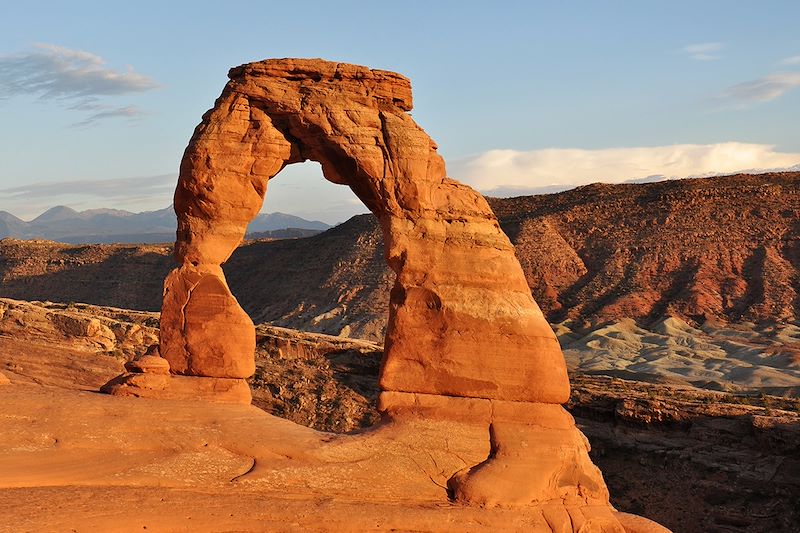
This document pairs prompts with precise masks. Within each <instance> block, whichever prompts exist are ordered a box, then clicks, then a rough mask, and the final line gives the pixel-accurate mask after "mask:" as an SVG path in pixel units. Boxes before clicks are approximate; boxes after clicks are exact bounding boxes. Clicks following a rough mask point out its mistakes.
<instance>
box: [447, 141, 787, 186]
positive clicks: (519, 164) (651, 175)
mask: <svg viewBox="0 0 800 533" xmlns="http://www.w3.org/2000/svg"><path fill="white" fill-rule="evenodd" d="M798 164H800V153H785V152H777V151H775V147H774V146H772V145H765V144H749V143H738V142H727V143H718V144H676V145H669V146H653V147H638V148H605V149H597V150H584V149H578V148H549V149H542V150H531V151H518V150H490V151H488V152H484V153H482V154H479V155H476V156H473V157H468V158H464V159H460V160H456V161H453V162H452V163H451V164H450V165H449V172H448V174H449V175H450V176H452V177H453V178H455V179H457V180H460V181H463V182H465V183H467V184H469V185H471V186H472V187H475V188H476V189H478V190H479V191H481V192H483V193H486V194H489V195H496V196H499V195H503V196H509V195H522V194H533V193H547V192H556V191H559V190H566V189H570V188H573V187H577V186H579V185H587V184H589V183H594V182H598V181H600V182H606V183H621V182H626V181H631V180H636V181H642V180H643V179H644V180H649V181H652V180H653V179H657V178H660V177H663V178H681V177H688V176H702V175H714V174H729V173H734V172H738V171H744V170H757V169H772V168H786V167H792V166H794V165H798Z"/></svg>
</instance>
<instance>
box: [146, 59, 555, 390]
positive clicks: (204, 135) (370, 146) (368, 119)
mask: <svg viewBox="0 0 800 533" xmlns="http://www.w3.org/2000/svg"><path fill="white" fill-rule="evenodd" d="M229 77H230V81H229V82H228V84H227V86H226V87H225V89H224V91H223V93H222V95H221V96H220V98H219V99H218V100H217V102H216V104H215V106H214V108H213V109H212V110H210V111H209V112H207V113H206V114H205V115H204V117H203V122H202V123H201V124H200V125H199V126H198V127H197V129H196V130H195V132H194V135H193V137H192V139H191V141H190V143H189V146H188V148H187V149H186V152H185V154H184V157H183V160H182V163H181V173H180V179H179V182H178V187H177V190H176V193H175V209H176V212H177V214H178V238H177V247H176V259H177V260H178V263H179V264H181V265H182V266H181V268H180V269H179V270H177V271H176V272H174V273H173V274H172V275H171V277H170V279H169V280H168V283H167V298H166V299H165V304H164V310H163V312H164V317H163V319H162V341H161V353H162V356H163V357H165V358H166V359H167V360H168V361H169V362H170V364H171V366H172V368H173V371H176V372H179V373H184V374H190V375H202V376H211V377H219V378H244V377H247V376H249V375H250V374H251V373H252V371H253V369H252V349H251V346H252V342H253V341H252V333H248V330H249V329H250V328H251V326H250V324H249V319H248V318H247V317H246V315H245V314H244V312H243V311H241V309H239V308H238V305H237V304H236V303H235V300H234V299H232V298H231V297H230V295H229V293H228V291H227V287H226V286H225V282H224V276H223V275H222V272H221V270H220V269H219V265H220V264H222V263H223V262H224V261H225V260H226V259H227V258H228V257H229V256H230V254H231V253H232V252H233V250H234V249H235V248H236V246H237V245H238V244H239V243H240V242H241V239H242V237H243V235H244V232H245V230H246V227H247V224H248V223H249V222H250V220H251V219H252V218H253V217H254V216H255V215H256V214H257V213H258V211H259V209H260V207H261V204H262V201H263V198H264V195H265V193H266V191H267V184H268V181H269V179H270V178H272V177H273V176H275V175H276V174H277V173H278V172H280V170H281V169H282V168H283V167H284V166H285V165H288V164H291V163H295V162H300V161H304V160H309V159H310V160H314V161H317V162H319V163H320V164H321V165H322V170H323V174H324V176H325V178H326V179H328V180H329V181H332V182H334V183H339V184H344V185H348V186H349V187H350V188H351V189H352V190H353V192H354V193H355V194H356V195H357V196H358V197H359V198H360V199H361V200H362V201H363V202H364V204H365V205H366V206H367V207H368V208H369V209H370V210H371V211H372V212H373V213H374V214H375V216H376V217H377V218H378V220H379V221H380V224H381V227H382V229H383V233H384V237H385V242H386V255H387V261H388V263H389V265H390V266H391V268H392V269H393V270H394V271H395V272H396V273H397V282H396V283H395V286H394V288H393V290H392V294H391V304H390V314H389V317H388V325H387V334H386V356H385V359H384V364H383V369H382V373H381V386H382V388H383V389H384V390H390V391H400V392H411V393H426V394H441V395H447V396H457V397H474V398H487V399H498V400H514V401H530V402H545V403H562V402H564V401H566V400H567V398H568V395H569V384H568V380H567V375H566V368H565V365H564V360H563V357H562V355H561V351H560V349H559V346H558V342H557V340H556V337H555V335H554V334H553V332H552V330H551V329H550V327H549V325H548V324H547V322H546V321H545V320H544V317H543V315H542V313H541V311H540V310H539V308H538V306H537V305H536V303H535V302H534V301H533V299H532V298H531V296H530V290H529V288H528V286H527V283H526V281H525V278H524V275H523V273H522V270H521V268H520V266H519V263H518V261H517V260H516V257H515V255H514V250H513V247H512V246H511V244H510V242H509V241H508V238H507V237H506V236H505V235H504V234H503V233H502V231H501V230H500V227H499V225H498V223H497V221H496V219H495V217H494V215H493V214H492V212H491V210H490V209H489V206H488V205H487V204H486V202H485V200H484V199H483V197H482V196H480V195H479V194H478V193H476V192H475V191H473V190H472V189H470V188H469V187H466V186H464V185H462V184H460V183H458V182H456V181H454V180H451V179H449V178H448V177H447V176H446V171H445V164H444V161H443V159H442V158H441V156H439V154H438V153H437V152H436V144H435V143H434V142H433V140H432V139H430V137H428V136H427V135H426V134H425V132H424V131H423V130H422V129H421V128H420V127H419V126H417V124H416V123H415V122H414V121H413V119H412V118H411V117H410V116H409V114H408V113H407V112H408V111H409V110H410V109H411V104H412V102H411V87H410V83H409V81H408V80H407V79H406V78H404V77H402V76H400V75H398V74H395V73H392V72H386V71H380V70H370V69H367V68H365V67H358V66H354V65H347V64H341V63H332V62H325V61H320V60H298V59H290V60H268V61H262V62H258V63H251V64H248V65H243V66H240V67H236V68H234V69H231V71H230V73H229ZM189 293H191V294H192V297H191V298H187V299H185V298H184V295H187V294H189ZM212 299H216V301H218V302H219V309H217V310H215V311H214V313H215V315H214V320H213V321H209V320H207V319H208V318H210V317H208V316H205V315H204V314H203V313H207V312H208V311H209V309H211V307H212V305H211V303H210V302H211V300H212ZM200 323H202V324H204V326H203V327H204V328H205V331H204V332H201V331H200V328H198V327H196V326H198V325H199V324H200ZM212 330H213V331H212ZM221 338H222V339H225V340H224V341H222V343H221V344H220V342H219V341H216V343H217V344H219V345H217V344H215V341H214V339H221Z"/></svg>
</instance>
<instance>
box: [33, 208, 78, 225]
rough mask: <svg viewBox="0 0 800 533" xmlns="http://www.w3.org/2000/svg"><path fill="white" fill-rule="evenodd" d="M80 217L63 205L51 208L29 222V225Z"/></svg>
mask: <svg viewBox="0 0 800 533" xmlns="http://www.w3.org/2000/svg"><path fill="white" fill-rule="evenodd" d="M79 216H80V215H79V214H78V212H77V211H75V210H74V209H72V208H71V207H67V206H65V205H57V206H55V207H51V208H50V209H48V210H47V211H45V212H44V213H42V214H41V215H39V216H38V217H36V218H34V219H33V220H31V223H37V222H57V221H59V220H68V219H71V218H77V217H79Z"/></svg>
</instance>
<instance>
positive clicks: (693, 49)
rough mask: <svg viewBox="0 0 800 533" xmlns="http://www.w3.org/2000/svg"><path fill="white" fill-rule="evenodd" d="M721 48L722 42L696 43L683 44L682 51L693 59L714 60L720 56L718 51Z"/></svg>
mask: <svg viewBox="0 0 800 533" xmlns="http://www.w3.org/2000/svg"><path fill="white" fill-rule="evenodd" d="M722 48H723V44H722V43H696V44H690V45H687V46H684V47H683V51H684V52H686V53H687V54H688V55H689V57H690V58H691V59H694V60H695V61H716V60H717V59H720V58H721V57H722V56H720V55H719V53H718V52H720V51H721V50H722Z"/></svg>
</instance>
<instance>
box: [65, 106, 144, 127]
mask: <svg viewBox="0 0 800 533" xmlns="http://www.w3.org/2000/svg"><path fill="white" fill-rule="evenodd" d="M95 109H97V111H95V112H94V113H93V114H91V115H89V116H88V117H86V118H85V119H83V120H81V121H80V122H76V123H75V124H73V126H75V127H83V126H91V125H93V124H95V123H97V122H99V121H101V120H105V119H108V118H127V119H135V118H138V117H141V116H142V115H144V114H145V113H144V112H143V111H142V110H141V109H139V108H138V107H136V106H135V105H126V106H123V107H113V106H97V107H96V108H95Z"/></svg>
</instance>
